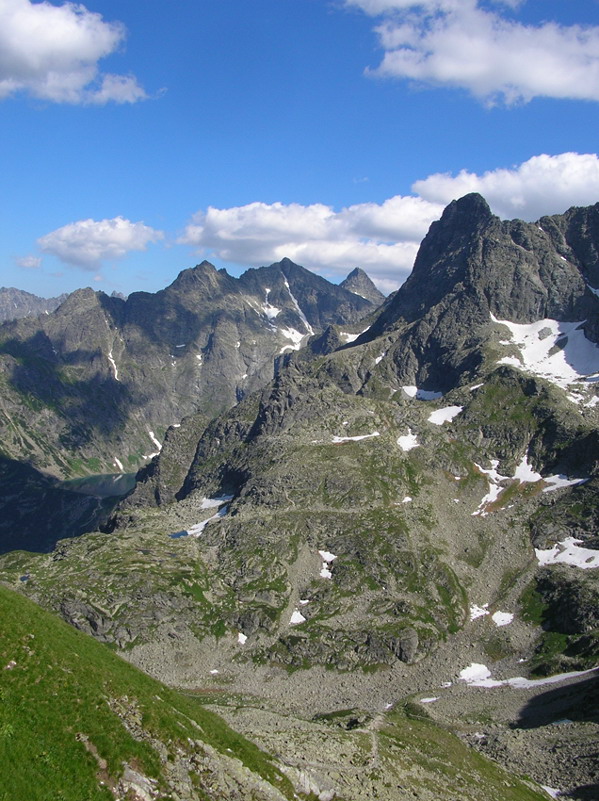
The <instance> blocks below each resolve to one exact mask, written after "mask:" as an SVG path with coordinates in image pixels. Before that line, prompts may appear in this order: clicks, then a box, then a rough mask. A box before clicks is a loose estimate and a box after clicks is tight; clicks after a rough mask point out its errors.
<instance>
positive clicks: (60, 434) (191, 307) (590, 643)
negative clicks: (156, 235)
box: [0, 194, 599, 801]
mask: <svg viewBox="0 0 599 801" xmlns="http://www.w3.org/2000/svg"><path fill="white" fill-rule="evenodd" d="M376 292H377V290H376V289H375V287H374V286H373V285H372V286H371V284H370V282H369V279H368V278H367V277H366V276H365V274H363V273H361V271H353V273H352V274H350V276H348V279H346V281H344V282H343V283H342V284H341V285H340V286H339V287H335V286H334V285H331V284H329V283H328V282H326V281H324V279H320V278H318V277H316V276H313V275H312V274H311V273H309V272H308V271H306V270H304V269H303V268H301V267H298V266H297V265H294V264H293V263H292V262H290V261H289V260H284V261H282V262H281V263H280V264H276V265H271V267H265V268H260V269H259V270H249V271H248V272H247V273H245V274H244V275H243V276H242V277H241V278H240V279H233V278H231V277H230V276H228V275H227V274H226V273H224V272H223V271H217V270H216V269H215V268H213V267H212V266H211V265H209V264H207V263H203V264H202V265H199V266H198V267H195V268H193V270H186V271H184V272H183V273H181V274H180V275H179V277H178V278H177V279H176V281H175V282H174V283H173V284H172V285H171V286H170V287H168V288H167V289H165V290H163V292H162V293H157V294H156V295H154V296H151V295H147V294H146V293H135V295H132V296H130V297H129V298H128V299H127V300H123V299H120V298H108V297H107V296H106V295H102V294H101V293H94V292H92V291H91V290H81V291H79V292H76V293H73V295H71V296H69V298H67V300H66V301H65V302H64V303H63V304H62V305H61V306H60V307H59V308H58V309H57V310H56V311H55V312H53V313H51V314H47V315H42V316H41V317H40V318H38V319H33V318H26V319H24V320H20V321H16V322H10V323H5V324H4V325H2V326H1V327H0V353H1V357H0V359H1V361H0V364H1V366H2V372H3V375H2V378H1V380H2V392H1V393H0V407H1V408H0V410H1V412H2V418H3V429H2V443H3V460H4V462H5V464H6V467H5V469H4V470H3V471H2V472H0V480H1V481H2V486H3V501H2V502H3V504H4V505H3V514H5V522H4V523H3V524H2V526H0V538H1V543H2V548H1V553H2V555H0V580H1V581H2V583H3V585H4V586H5V587H6V588H9V589H10V590H12V591H17V592H18V595H14V594H11V593H9V592H8V589H7V590H2V593H3V594H4V593H5V592H6V599H5V603H6V604H13V605H18V604H21V603H23V604H25V603H26V601H25V599H23V598H21V597H20V596H21V595H26V596H29V598H30V599H32V600H34V601H36V602H37V604H39V605H40V606H41V607H42V608H43V609H44V610H49V611H50V612H52V613H54V616H59V617H61V618H63V620H65V621H67V622H68V623H70V624H71V627H74V628H76V629H79V630H80V632H83V633H84V634H86V635H90V636H91V637H93V638H95V639H96V640H99V641H100V643H102V646H100V645H97V646H96V644H95V643H93V644H91V643H90V645H89V646H86V648H89V649H90V651H89V653H90V657H89V658H90V659H92V658H93V660H96V659H100V656H99V654H100V653H104V652H106V653H107V654H108V652H109V650H113V651H116V652H117V653H118V654H119V655H120V656H122V657H123V658H124V659H125V660H126V661H127V662H129V663H131V666H125V667H126V668H127V669H129V670H131V671H133V666H135V667H137V668H141V670H142V671H144V673H146V674H149V676H152V677H153V679H152V680H153V681H160V682H163V683H164V684H166V685H167V686H169V687H174V688H177V690H178V691H179V692H183V694H184V697H185V698H189V697H191V696H193V698H194V699H197V698H198V697H199V698H203V699H204V702H203V703H204V704H205V705H207V707H208V709H207V712H208V711H209V712H210V714H212V713H214V712H215V711H216V712H218V714H219V715H220V716H222V720H223V721H225V722H226V723H224V722H223V723H222V726H225V725H227V727H231V730H232V731H234V732H238V733H239V734H237V735H235V736H237V737H241V736H243V737H244V738H247V740H248V742H249V743H255V744H256V745H257V746H259V748H260V749H261V751H260V753H261V754H262V756H261V757H260V760H264V761H260V765H261V766H262V767H261V770H263V769H264V770H266V768H264V765H266V764H267V763H268V765H274V766H275V767H274V768H272V770H274V772H275V773H276V774H277V775H274V773H272V772H271V773H268V771H271V767H269V768H268V771H267V773H266V774H264V773H261V774H260V776H261V778H260V780H259V779H258V778H256V775H257V774H256V773H255V772H254V773H252V775H251V776H250V774H249V773H244V774H243V778H241V779H240V778H239V776H240V773H239V770H238V766H237V765H236V766H232V764H231V763H230V762H229V763H227V764H226V765H224V763H223V762H222V756H223V752H222V748H221V749H220V750H219V747H218V746H214V745H212V746H211V747H212V748H215V749H216V751H218V752H219V754H220V756H218V760H217V761H218V769H217V768H216V767H214V762H210V771H212V772H211V773H210V776H211V777H212V778H211V781H212V784H211V785H210V786H208V785H207V784H202V782H201V781H199V780H197V781H196V780H193V781H192V779H191V778H189V779H185V782H188V783H187V784H184V783H183V784H182V783H181V782H179V783H178V784H177V782H173V781H171V783H170V784H169V783H168V782H169V781H170V780H168V777H167V778H164V776H166V773H168V771H167V772H166V773H165V771H164V769H163V768H164V764H166V763H168V764H169V765H171V767H170V768H169V770H170V771H171V774H169V775H174V774H173V771H174V770H175V768H174V765H175V763H176V764H177V765H178V766H179V767H178V768H177V770H178V771H179V774H178V775H182V773H181V770H182V769H181V770H180V766H181V763H182V762H185V765H186V767H185V770H186V771H187V773H186V774H185V775H186V776H188V777H191V773H193V770H191V768H190V767H189V765H190V760H191V762H193V759H194V758H195V759H196V762H197V759H198V757H192V756H191V751H190V752H189V753H187V752H186V753H185V754H183V751H185V749H188V745H184V744H181V745H179V746H178V748H179V751H177V754H178V756H176V757H173V758H172V759H171V758H170V757H169V758H168V759H167V758H165V759H164V760H162V761H163V763H164V764H163V767H162V768H160V770H158V769H156V768H155V772H156V770H158V773H157V777H158V775H160V776H162V777H163V778H161V779H159V778H156V782H158V784H160V782H162V784H161V785H160V791H159V790H158V784H156V785H155V786H154V787H153V788H152V786H151V782H150V784H149V785H148V784H147V783H146V784H145V785H143V782H142V784H141V785H140V784H139V782H138V784H137V785H136V786H135V787H133V789H132V788H131V787H130V788H129V789H127V788H124V786H123V785H122V783H121V785H120V789H117V787H118V780H119V779H118V775H117V774H118V772H119V767H118V765H117V764H116V762H113V763H112V765H111V768H110V771H109V772H111V779H110V781H112V780H113V779H114V781H112V784H110V781H107V783H106V784H105V785H104V786H103V787H102V788H99V787H97V788H96V789H94V790H92V789H91V784H90V789H89V797H90V798H94V799H95V798H106V799H110V798H117V797H127V795H126V794H125V793H126V792H130V796H129V797H130V798H134V799H143V801H146V799H147V798H149V799H152V798H165V799H166V798H171V799H173V801H174V800H175V799H181V801H187V799H189V800H190V801H192V799H193V801H195V799H204V798H215V799H218V798H221V797H222V798H239V799H246V798H247V799H251V798H273V799H274V798H284V797H289V798H293V797H300V798H307V799H316V798H318V799H320V801H332V799H339V801H342V800H343V799H345V801H350V799H351V801H362V799H364V801H366V799H371V798H380V799H388V801H395V799H397V801H405V799H412V798H420V799H423V801H428V800H429V799H430V801H432V799H440V801H458V799H459V801H463V799H472V801H495V799H497V801H500V799H501V801H503V800H504V799H505V800H506V801H509V799H514V800H515V799H522V800H523V801H524V800H525V799H531V801H532V799H542V798H548V797H558V796H557V793H558V791H559V793H560V795H559V797H563V798H572V799H593V798H597V797H599V764H598V761H597V742H598V738H599V693H598V683H597V671H596V670H595V668H596V665H597V659H598V654H599V583H598V582H597V576H599V572H598V570H597V569H599V506H598V503H597V488H598V486H599V447H598V445H599V408H598V407H599V395H598V394H597V383H598V382H599V346H598V344H597V343H598V341H599V299H598V297H597V296H598V294H599V204H597V205H596V206H592V207H587V208H574V209H570V210H569V211H568V212H566V213H565V214H563V215H556V216H553V217H544V218H542V219H541V220H539V221H538V223H524V222H522V221H519V220H512V221H502V220H500V219H499V218H497V217H495V216H494V215H493V214H492V213H491V211H490V209H489V207H488V205H487V204H486V202H485V201H484V199H483V198H482V197H481V196H480V195H476V194H472V195H467V196H465V197H463V198H461V199H460V200H458V201H454V202H452V203H451V204H450V205H449V206H448V207H447V208H446V210H445V212H444V213H443V215H442V217H441V219H440V220H439V221H437V222H435V223H433V224H432V226H431V228H430V230H429V233H428V235H427V236H426V238H425V240H424V241H423V243H422V245H421V248H420V251H419V254H418V257H417V259H416V263H415V266H414V269H413V272H412V274H411V276H410V278H409V279H408V280H407V281H406V283H405V284H404V285H403V286H402V287H401V288H400V289H399V290H398V291H397V292H396V293H395V294H394V295H393V296H391V297H390V298H387V299H386V300H384V299H383V298H382V297H379V296H377V294H376ZM151 448H156V449H157V452H154V453H151V454H150V453H145V451H146V450H150V449H151ZM4 462H3V464H4ZM0 466H2V465H0ZM136 470H137V474H136V480H135V485H134V486H133V487H132V488H131V489H129V488H128V486H127V485H126V484H123V485H122V491H121V490H120V489H119V492H118V493H115V494H114V495H110V494H109V490H108V491H106V492H104V497H103V498H102V499H101V500H99V498H100V496H99V495H97V494H94V491H93V490H90V492H91V494H88V495H83V494H81V489H82V488H81V487H80V486H76V487H73V486H71V487H69V484H68V482H66V483H65V481H64V480H65V479H74V478H76V477H79V478H85V477H90V476H91V475H92V474H95V473H100V474H102V473H114V476H112V478H111V479H108V480H109V481H110V480H116V482H117V485H118V484H119V482H121V481H123V482H126V480H127V479H126V478H125V476H126V474H127V473H132V472H134V471H136ZM23 471H26V472H23ZM41 471H44V472H41ZM104 484H105V482H104ZM73 490H75V491H73ZM73 496H74V497H73ZM110 498H112V500H108V499H110ZM117 501H118V502H117ZM41 508H47V509H49V510H52V512H51V513H48V515H47V522H46V524H45V525H46V531H45V534H44V536H43V537H41V539H38V540H36V539H35V536H34V535H35V520H36V514H39V513H38V512H36V510H39V509H41ZM4 510H5V511H4ZM28 515H29V517H30V518H31V519H30V520H29V518H28V517H27V516H28ZM19 521H21V522H19ZM23 521H24V522H23ZM17 530H18V531H17ZM52 531H54V532H55V536H54V537H52V536H51V533H52ZM60 535H62V536H63V537H64V538H63V539H60ZM42 540H43V541H42ZM2 598H4V595H3V596H2ZM23 608H25V607H23ZM19 614H26V615H33V613H32V612H23V613H21V612H19ZM38 614H39V615H42V610H39V611H36V612H35V615H38ZM43 614H47V613H46V612H43ZM48 619H50V618H48ZM51 619H52V621H53V622H52V624H51V625H56V626H58V625H59V623H60V621H56V620H55V619H54V617H52V618H51ZM48 625H50V624H48ZM64 631H65V632H66V631H68V632H69V636H70V635H73V636H75V634H77V633H76V632H71V630H70V629H66V628H65V629H64ZM18 636H19V637H20V638H21V640H22V639H23V637H25V633H23V632H21V633H19V635H18ZM38 636H41V635H40V634H38V633H36V637H38ZM61 636H63V635H61ZM77 636H78V637H80V638H81V640H80V642H84V641H85V642H87V639H86V638H84V637H83V634H78V635H77ZM64 637H67V634H64ZM15 642H16V641H15ZM11 647H12V648H13V649H14V648H17V645H16V644H15V645H13V646H11ZM18 647H19V648H20V647H22V646H21V645H19V646H18ZM31 647H33V646H31ZM92 647H93V648H96V647H98V648H100V650H99V651H97V654H98V656H96V652H94V655H93V656H92V655H91V649H92ZM110 656H111V657H112V656H113V655H112V654H110ZM3 658H5V660H6V663H7V664H9V659H12V658H13V657H11V653H10V649H9V650H6V649H5V650H4V657H3ZM102 658H104V657H102ZM106 659H108V656H107V657H106ZM15 661H16V663H17V666H19V665H20V663H19V660H18V659H16V657H15ZM17 666H15V668H14V670H13V669H11V670H10V671H9V674H6V675H10V679H11V681H16V678H15V677H17V676H18V670H17ZM125 667H123V668H122V670H123V671H124V670H125ZM132 675H133V674H132ZM135 675H141V674H138V673H137V671H135ZM22 678H23V680H26V678H27V676H26V675H25V676H23V677H22ZM145 680H146V677H144V681H145ZM147 681H148V682H150V681H151V680H150V679H149V678H147ZM15 686H16V685H15ZM156 686H158V685H156ZM148 687H149V685H148ZM17 691H18V688H17ZM118 692H119V693H121V694H122V693H123V692H124V691H123V690H122V689H120V690H119V691H118ZM131 692H132V693H133V692H134V691H131ZM135 692H137V693H141V690H137V691H135ZM144 692H146V691H145V690H144ZM147 692H151V693H154V697H158V695H160V696H162V694H163V692H164V693H166V692H169V693H171V692H173V693H174V691H172V690H166V688H165V689H164V690H162V689H160V690H156V692H154V690H151V691H150V690H147ZM108 695H109V696H110V693H109V694H108ZM110 697H112V696H110ZM119 697H120V696H119ZM135 697H138V696H135ZM169 698H171V696H170V695H169ZM172 698H174V695H173V696H172ZM144 699H145V695H144ZM108 703H109V706H110V705H111V704H112V702H111V701H110V700H109V702H108ZM144 703H147V702H146V701H145V700H144ZM169 703H172V705H174V706H175V707H176V704H177V703H179V702H178V701H175V700H172V702H171V701H169ZM140 704H141V701H140ZM113 706H114V705H113ZM199 706H202V705H199ZM186 710H187V711H185V715H187V716H188V718H189V716H190V715H192V713H191V712H190V711H189V710H188V709H187V708H186ZM194 714H195V713H194ZM198 714H199V713H198ZM150 717H151V715H150ZM165 725H166V724H165ZM169 725H170V724H169ZM185 725H186V726H187V725H192V726H193V725H194V724H193V723H192V724H188V723H186V724H185ZM198 725H199V726H200V727H203V726H204V724H202V722H201V721H199V722H198ZM125 728H127V722H126V721H125ZM227 731H228V729H227ZM83 734H85V736H88V733H87V732H83ZM134 734H135V733H134ZM138 734H139V736H137V735H135V736H134V738H133V739H138V740H145V741H146V742H150V739H152V738H154V740H156V739H157V738H158V739H160V737H162V740H160V742H162V743H163V745H164V744H165V743H166V740H165V738H167V737H170V738H171V740H170V743H171V744H169V743H166V746H165V747H166V748H167V750H168V749H169V748H171V749H172V748H174V746H173V745H172V743H174V742H175V741H176V737H175V738H174V739H173V737H174V735H172V733H171V734H168V735H166V734H164V733H160V735H158V734H157V733H156V731H153V733H152V734H151V735H147V736H146V735H145V734H144V735H142V734H140V733H139V732H138ZM229 736H233V735H227V737H229ZM186 737H187V738H188V739H187V743H189V742H192V741H193V740H194V737H191V739H189V736H188V734H186ZM148 738H150V739H148ZM73 739H74V738H73ZM181 742H182V743H183V741H181ZM243 742H244V743H245V742H246V741H245V740H244V741H243ZM192 745H193V743H192ZM96 746H97V747H98V748H99V746H98V744H97V743H96ZM96 746H94V747H96ZM152 747H153V748H155V750H156V748H157V749H158V750H157V753H162V752H161V750H160V747H159V746H156V743H154V745H152ZM239 747H240V748H241V746H239ZM250 747H255V746H250V745H247V746H245V745H244V746H243V748H250ZM198 748H199V749H200V750H202V749H204V750H203V753H204V754H207V753H208V751H207V749H206V747H205V746H204V745H202V746H198ZM175 750H176V749H175ZM191 750H192V751H193V748H192V749H191ZM234 750H235V749H234ZM80 751H81V749H80ZM88 751H89V749H88ZM268 755H270V756H268ZM488 757H490V759H488ZM202 758H203V759H204V760H208V761H210V760H214V759H217V757H216V756H215V752H214V751H212V750H210V752H209V754H208V756H204V757H202ZM124 761H125V762H126V764H127V765H128V766H129V768H128V769H129V770H133V771H134V772H138V773H139V772H140V771H141V773H143V770H142V769H141V767H139V769H138V768H136V767H135V764H137V763H135V764H133V763H131V758H130V757H127V759H124ZM241 762H242V763H243V759H241ZM148 764H149V763H148ZM205 764H208V763H207V762H206V763H205ZM246 768H247V765H246ZM144 770H145V771H148V770H149V767H147V765H146V767H144ZM194 770H195V768H194ZM207 770H208V768H207ZM190 771H191V772H190ZM231 771H232V773H231ZM504 771H508V772H504ZM258 773H260V771H258ZM231 776H234V777H236V778H235V779H234V780H233V779H231V778H230V777H231ZM265 776H266V778H265ZM115 777H116V778H115ZM181 781H183V780H181ZM260 781H262V782H266V784H264V783H263V784H260ZM165 782H166V783H165ZM194 782H196V783H195V784H194ZM277 783H278V784H277ZM92 784H93V782H92ZM134 784H135V783H134ZM279 784H280V785H281V789H277V787H278V786H279ZM283 784H284V785H285V788H286V789H285V790H284V791H283V789H282V787H283ZM142 785H143V786H142ZM267 785H268V786H267ZM132 786H133V785H132ZM543 786H544V787H545V788H546V789H545V790H543V789H541V788H542V787H543ZM140 787H141V789H140ZM106 788H110V789H108V790H107V789H106ZM136 788H137V789H136ZM144 788H145V789H144ZM190 788H191V789H190ZM94 792H96V795H94V794H93V793H94ZM119 793H120V794H121V796H119ZM136 793H137V795H136ZM143 793H146V795H144V794H143ZM160 793H162V795H161V794H160ZM277 793H278V795H277ZM286 793H287V795H286ZM7 797H9V796H8V795H7ZM11 797H12V796H11ZM39 797H40V798H41V797H42V796H39ZM68 797H69V796H65V799H66V798H68ZM0 798H2V796H1V795H0Z"/></svg>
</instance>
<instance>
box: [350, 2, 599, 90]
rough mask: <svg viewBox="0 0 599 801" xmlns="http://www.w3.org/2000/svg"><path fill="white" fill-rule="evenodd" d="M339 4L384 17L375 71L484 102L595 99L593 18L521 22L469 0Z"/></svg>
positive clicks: (597, 57) (598, 80) (598, 49)
mask: <svg viewBox="0 0 599 801" xmlns="http://www.w3.org/2000/svg"><path fill="white" fill-rule="evenodd" d="M346 4H347V5H348V6H354V7H358V8H361V9H362V10H363V11H365V12H366V13H367V14H370V15H372V16H382V17H383V18H384V19H383V22H382V23H381V24H380V25H379V26H378V27H377V28H376V32H377V34H378V36H379V40H380V43H381V46H382V48H383V49H384V51H385V54H384V57H383V60H382V62H381V64H380V65H379V67H378V68H377V69H376V70H374V74H376V75H381V76H388V77H395V78H402V79H411V80H414V81H417V82H423V83H428V84H433V85H441V86H452V87H459V88H463V89H466V90H468V91H469V92H471V93H472V94H473V95H475V96H476V97H477V98H479V99H482V100H485V101H486V102H487V103H489V104H493V103H497V102H499V101H503V102H505V103H506V104H507V105H510V104H513V103H523V102H528V101H529V100H531V99H532V98H533V97H553V98H562V99H563V98H570V99H578V100H599V26H582V25H570V26H564V25H560V24H558V23H556V22H543V23H541V24H539V25H525V24H522V23H520V22H517V21H515V20H514V19H510V18H508V17H506V16H502V15H501V14H500V13H498V12H496V11H489V10H485V9H483V8H481V5H480V3H479V2H477V0H425V1H424V2H416V1H415V0H346ZM503 5H507V6H511V7H513V8H515V7H516V6H517V5H519V3H518V2H516V1H515V0H511V1H510V0H505V2H504V3H503Z"/></svg>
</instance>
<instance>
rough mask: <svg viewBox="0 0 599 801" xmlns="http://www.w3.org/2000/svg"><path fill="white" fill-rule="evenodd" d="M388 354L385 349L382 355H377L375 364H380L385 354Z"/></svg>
mask: <svg viewBox="0 0 599 801" xmlns="http://www.w3.org/2000/svg"><path fill="white" fill-rule="evenodd" d="M386 355H387V352H386V351H385V353H381V355H380V356H377V357H376V359H375V360H374V363H375V364H378V363H379V362H380V361H382V360H383V359H384V358H385V356H386Z"/></svg>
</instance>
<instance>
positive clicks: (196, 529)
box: [187, 499, 229, 537]
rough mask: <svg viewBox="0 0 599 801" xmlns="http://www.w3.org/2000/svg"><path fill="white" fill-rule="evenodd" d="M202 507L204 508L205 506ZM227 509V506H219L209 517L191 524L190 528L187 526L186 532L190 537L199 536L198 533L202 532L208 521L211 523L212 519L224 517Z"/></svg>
mask: <svg viewBox="0 0 599 801" xmlns="http://www.w3.org/2000/svg"><path fill="white" fill-rule="evenodd" d="M205 500H206V499H205ZM202 508H203V509H205V508H207V507H202ZM228 511H229V507H228V506H221V508H220V509H219V510H218V511H217V512H216V514H214V515H212V517H209V518H208V519H207V520H202V522H201V523H195V525H193V526H191V528H188V529H187V533H188V534H189V536H190V537H199V536H200V534H202V533H203V531H204V529H205V528H206V526H207V525H208V523H211V522H212V521H213V520H219V519H220V518H221V517H224V516H225V515H226V514H227V512H228Z"/></svg>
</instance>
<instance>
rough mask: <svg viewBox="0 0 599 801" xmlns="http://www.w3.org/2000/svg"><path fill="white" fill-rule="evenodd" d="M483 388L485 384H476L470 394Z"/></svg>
mask: <svg viewBox="0 0 599 801" xmlns="http://www.w3.org/2000/svg"><path fill="white" fill-rule="evenodd" d="M481 387H484V383H483V384H475V385H474V386H473V387H470V392H474V390H475V389H480V388H481Z"/></svg>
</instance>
